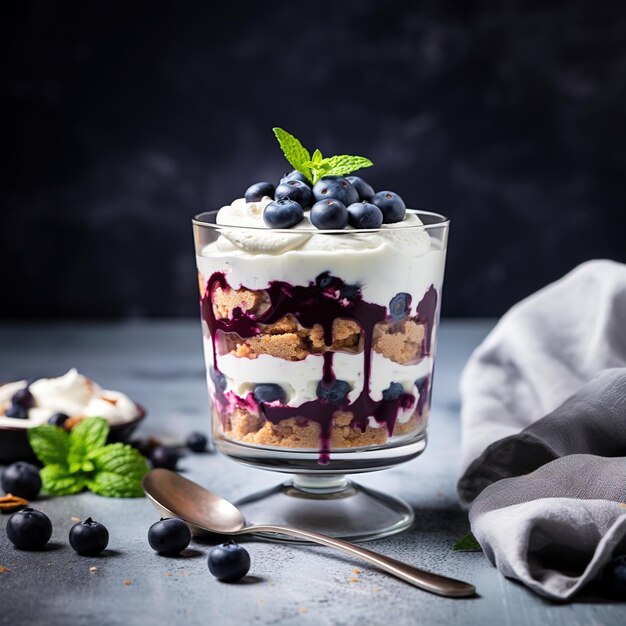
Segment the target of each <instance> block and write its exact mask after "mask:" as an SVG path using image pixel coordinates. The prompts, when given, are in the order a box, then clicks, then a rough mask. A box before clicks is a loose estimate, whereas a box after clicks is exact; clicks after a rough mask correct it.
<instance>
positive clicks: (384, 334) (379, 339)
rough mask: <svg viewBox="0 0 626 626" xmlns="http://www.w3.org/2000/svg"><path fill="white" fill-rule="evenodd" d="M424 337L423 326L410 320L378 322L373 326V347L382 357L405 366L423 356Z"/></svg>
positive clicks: (424, 329) (424, 328) (424, 330)
mask: <svg viewBox="0 0 626 626" xmlns="http://www.w3.org/2000/svg"><path fill="white" fill-rule="evenodd" d="M425 336H426V327H425V325H424V324H420V323H418V322H416V321H415V320H414V319H411V318H407V319H405V320H402V321H400V322H379V323H378V324H376V326H374V341H373V347H374V350H375V351H376V352H378V353H379V354H382V355H383V356H384V357H386V358H388V359H391V360H392V361H394V362H395V363H400V364H401V365H405V364H407V363H414V362H416V361H418V360H419V359H420V358H421V357H422V356H423V355H422V351H423V348H422V347H423V345H424V338H425Z"/></svg>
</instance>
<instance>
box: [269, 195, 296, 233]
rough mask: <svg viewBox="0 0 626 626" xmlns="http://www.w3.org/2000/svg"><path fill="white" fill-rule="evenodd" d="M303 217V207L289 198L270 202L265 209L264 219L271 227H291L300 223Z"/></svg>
mask: <svg viewBox="0 0 626 626" xmlns="http://www.w3.org/2000/svg"><path fill="white" fill-rule="evenodd" d="M303 217H304V211H303V210H302V207H301V206H300V205H299V204H298V203H297V202H296V201H295V200H290V199H288V198H283V199H282V200H275V201H274V202H270V203H269V204H268V205H267V206H266V207H265V209H263V221H264V222H265V224H266V225H267V226H269V227H270V228H291V227H292V226H295V225H296V224H299V223H300V222H301V221H302V218H303Z"/></svg>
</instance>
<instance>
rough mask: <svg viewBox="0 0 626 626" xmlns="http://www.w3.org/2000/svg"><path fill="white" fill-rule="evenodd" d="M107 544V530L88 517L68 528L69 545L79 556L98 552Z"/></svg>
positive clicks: (92, 554) (93, 554)
mask: <svg viewBox="0 0 626 626" xmlns="http://www.w3.org/2000/svg"><path fill="white" fill-rule="evenodd" d="M108 544H109V531H108V530H107V529H106V528H105V527H104V526H103V525H102V524H100V522H94V521H93V520H92V519H91V517H88V518H87V519H86V520H85V521H84V522H78V524H74V526H72V528H70V545H71V546H72V548H74V550H75V551H76V552H78V554H80V555H81V556H95V555H96V554H100V552H102V551H103V550H104V549H105V548H106V547H107V545H108Z"/></svg>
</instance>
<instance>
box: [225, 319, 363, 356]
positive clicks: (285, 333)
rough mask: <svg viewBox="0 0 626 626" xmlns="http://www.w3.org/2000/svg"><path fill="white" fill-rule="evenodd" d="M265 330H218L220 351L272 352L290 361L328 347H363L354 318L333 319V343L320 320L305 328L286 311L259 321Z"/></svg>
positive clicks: (240, 353)
mask: <svg viewBox="0 0 626 626" xmlns="http://www.w3.org/2000/svg"><path fill="white" fill-rule="evenodd" d="M259 327H260V328H261V330H262V331H263V332H262V334H260V335H256V336H254V337H240V336H239V335H237V334H236V333H222V332H218V334H217V339H218V346H219V350H220V354H228V353H230V354H233V355H235V356H237V357H241V358H246V359H256V358H257V356H259V355H260V354H269V355H271V356H275V357H279V358H281V359H285V360H287V361H301V360H302V359H306V357H307V356H309V354H322V353H323V352H326V351H327V350H333V351H336V352H339V351H341V352H353V353H357V352H360V351H361V350H362V349H363V341H362V337H361V335H362V333H361V328H360V326H359V325H358V324H357V323H356V322H353V321H352V320H344V319H337V320H335V321H334V322H333V343H332V346H330V347H328V346H326V345H325V343H324V329H323V328H322V326H320V325H319V324H316V325H315V326H314V327H313V328H304V327H303V326H301V325H300V324H299V323H298V320H297V319H296V318H295V317H293V316H291V315H286V316H285V317H284V318H282V319H281V320H279V321H278V322H275V323H274V324H259Z"/></svg>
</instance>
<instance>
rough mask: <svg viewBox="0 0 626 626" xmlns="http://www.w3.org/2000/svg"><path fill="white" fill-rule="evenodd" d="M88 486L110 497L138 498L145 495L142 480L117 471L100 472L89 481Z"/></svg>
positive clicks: (99, 493)
mask: <svg viewBox="0 0 626 626" xmlns="http://www.w3.org/2000/svg"><path fill="white" fill-rule="evenodd" d="M87 486H88V487H89V489H91V491H93V492H94V493H97V494H98V495H100V496H108V497H109V498H138V497H141V496H143V488H142V487H141V480H137V479H136V478H131V477H129V476H123V475H122V474H116V473H115V472H99V473H98V474H96V475H95V477H94V478H92V479H91V480H89V481H88V483H87Z"/></svg>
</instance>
